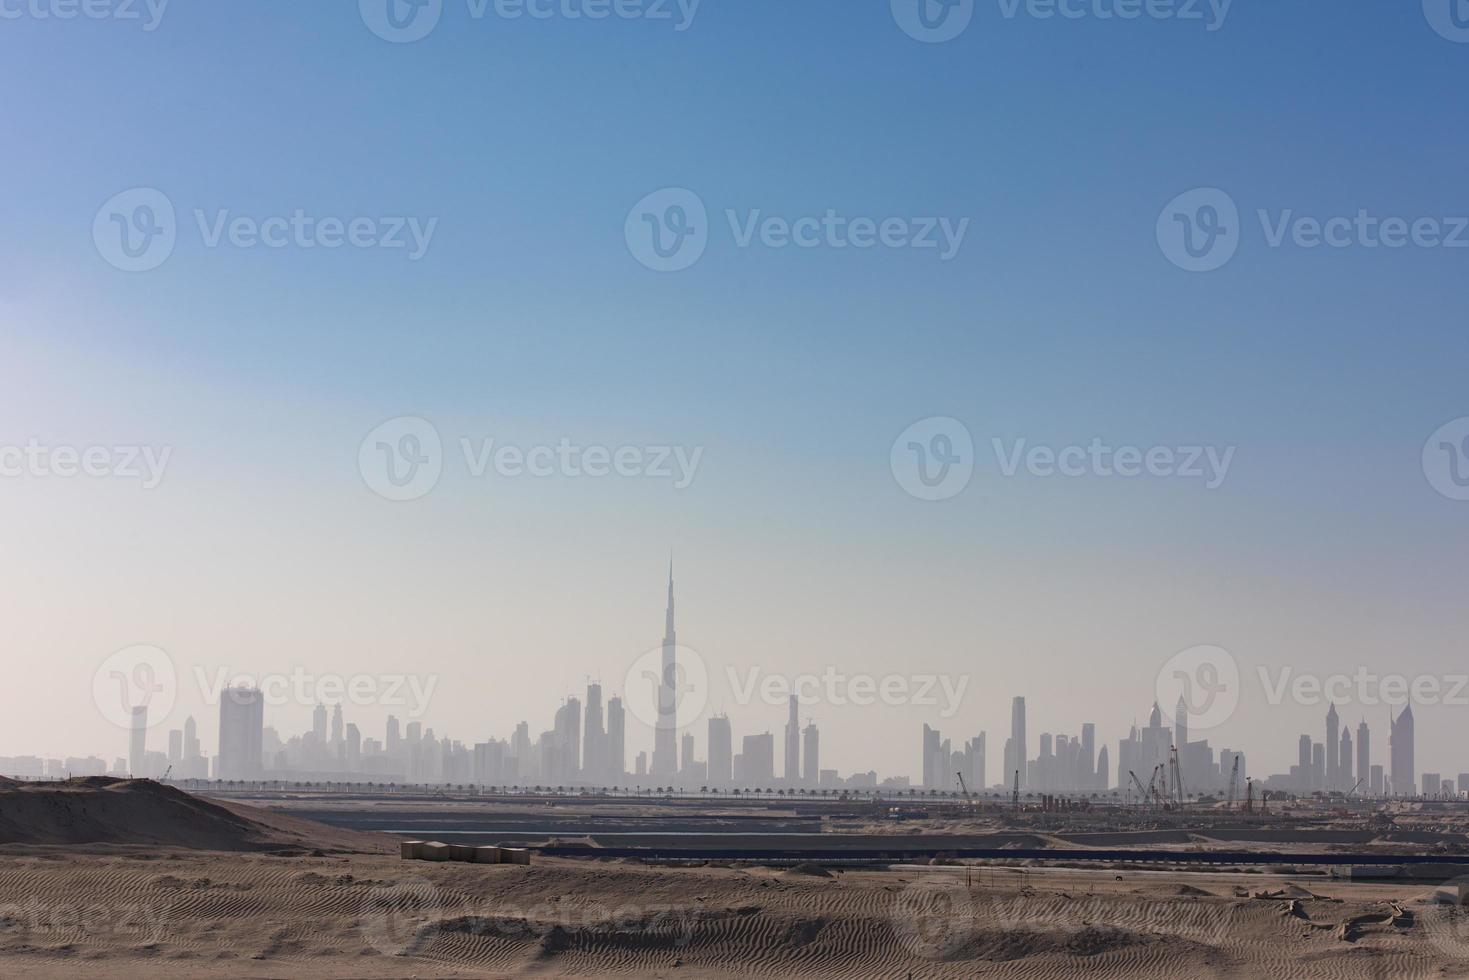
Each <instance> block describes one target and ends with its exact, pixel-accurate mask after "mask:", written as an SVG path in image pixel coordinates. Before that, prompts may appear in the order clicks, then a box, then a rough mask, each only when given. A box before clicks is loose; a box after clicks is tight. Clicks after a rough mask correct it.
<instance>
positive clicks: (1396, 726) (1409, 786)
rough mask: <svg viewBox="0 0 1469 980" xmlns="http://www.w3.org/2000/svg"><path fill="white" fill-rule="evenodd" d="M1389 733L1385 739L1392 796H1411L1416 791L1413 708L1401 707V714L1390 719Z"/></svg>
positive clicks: (1409, 706) (1408, 706) (1410, 706)
mask: <svg viewBox="0 0 1469 980" xmlns="http://www.w3.org/2000/svg"><path fill="white" fill-rule="evenodd" d="M1391 724H1392V727H1391V731H1390V732H1389V733H1388V737H1387V748H1388V753H1389V754H1390V755H1391V757H1392V773H1391V775H1390V776H1389V777H1388V778H1389V779H1391V780H1392V795H1394V796H1412V795H1413V794H1414V793H1415V792H1417V790H1418V780H1417V777H1416V775H1415V767H1414V764H1413V706H1412V705H1411V704H1409V705H1405V706H1404V707H1403V711H1402V714H1400V715H1398V716H1397V717H1396V718H1394V719H1391Z"/></svg>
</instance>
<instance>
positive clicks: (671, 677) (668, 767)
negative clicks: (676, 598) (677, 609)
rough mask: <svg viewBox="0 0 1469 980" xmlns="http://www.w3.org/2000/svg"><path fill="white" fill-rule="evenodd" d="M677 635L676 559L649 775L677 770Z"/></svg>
mask: <svg viewBox="0 0 1469 980" xmlns="http://www.w3.org/2000/svg"><path fill="white" fill-rule="evenodd" d="M677 646H678V634H677V633H676V632H675V631H674V628H673V562H672V561H669V563H668V613H667V617H666V619H665V622H664V626H663V659H662V674H663V676H662V677H661V678H660V680H659V684H658V727H657V729H656V730H655V731H654V733H653V766H652V772H651V773H650V775H653V776H672V775H675V774H676V773H677V772H678V662H677V657H676V655H675V650H676V648H677Z"/></svg>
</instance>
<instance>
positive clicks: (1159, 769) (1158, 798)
mask: <svg viewBox="0 0 1469 980" xmlns="http://www.w3.org/2000/svg"><path fill="white" fill-rule="evenodd" d="M1162 773H1163V766H1162V764H1161V763H1160V764H1159V765H1156V766H1154V767H1153V775H1152V776H1150V777H1149V778H1148V799H1149V800H1151V801H1152V802H1153V803H1155V804H1161V803H1164V802H1166V801H1165V800H1164V798H1163V797H1164V795H1165V793H1166V791H1167V786H1168V777H1167V776H1166V775H1164V777H1163V788H1162V789H1159V788H1158V776H1159V775H1161V774H1162Z"/></svg>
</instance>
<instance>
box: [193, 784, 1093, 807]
mask: <svg viewBox="0 0 1469 980" xmlns="http://www.w3.org/2000/svg"><path fill="white" fill-rule="evenodd" d="M173 782H174V784H175V785H179V786H183V787H184V788H187V789H208V790H215V791H218V790H225V791H229V792H318V793H323V792H324V793H366V794H369V795H375V794H387V795H395V794H414V795H424V794H426V795H441V796H442V795H455V796H571V797H578V796H604V797H630V798H634V799H636V798H651V797H665V798H669V797H671V798H675V799H681V798H688V799H698V798H701V797H711V798H716V799H717V798H720V797H724V798H728V799H797V800H800V799H807V800H818V799H820V800H838V801H840V800H893V801H898V802H901V801H904V800H907V801H921V800H931V801H938V800H960V799H965V798H966V797H965V796H964V794H963V793H960V792H959V791H957V790H939V789H928V790H922V789H915V788H909V789H880V788H849V789H808V788H801V787H790V788H787V787H775V786H772V787H766V788H763V789H762V788H759V787H755V788H751V789H721V788H719V787H717V786H716V787H710V786H701V787H699V789H698V791H697V792H696V791H693V790H686V789H680V788H678V787H676V786H595V787H594V786H565V785H559V786H552V785H550V784H536V785H521V784H518V783H517V784H513V785H512V784H509V783H505V784H497V785H485V784H481V783H397V782H385V783H380V782H342V781H336V780H332V781H326V782H310V781H308V782H296V781H291V780H280V779H274V780H243V779H223V780H205V779H185V780H173ZM1037 795H1038V794H1035V793H1025V794H1023V796H1022V799H1026V800H1033V799H1035V798H1036V797H1037ZM968 798H969V799H978V800H995V801H1001V800H1007V799H1009V798H1010V795H1009V794H1008V793H988V794H984V793H974V794H970V796H969V797H968ZM1072 798H1074V799H1091V800H1103V799H1110V800H1113V801H1116V800H1119V799H1120V798H1121V796H1120V794H1119V792H1118V791H1117V790H1112V791H1111V792H1110V793H1091V794H1090V795H1088V794H1077V795H1076V796H1074V797H1072Z"/></svg>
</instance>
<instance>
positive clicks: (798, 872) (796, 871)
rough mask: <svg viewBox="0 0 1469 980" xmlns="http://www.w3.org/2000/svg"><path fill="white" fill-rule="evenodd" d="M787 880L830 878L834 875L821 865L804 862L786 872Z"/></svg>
mask: <svg viewBox="0 0 1469 980" xmlns="http://www.w3.org/2000/svg"><path fill="white" fill-rule="evenodd" d="M785 877H787V878H830V877H832V874H831V872H830V871H828V870H826V869H825V868H823V867H822V866H821V865H819V864H811V863H810V862H802V863H801V864H798V865H796V866H795V867H793V868H790V869H788V870H786V872H785Z"/></svg>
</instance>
